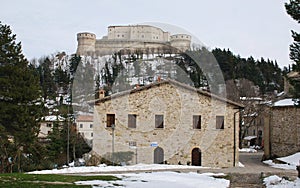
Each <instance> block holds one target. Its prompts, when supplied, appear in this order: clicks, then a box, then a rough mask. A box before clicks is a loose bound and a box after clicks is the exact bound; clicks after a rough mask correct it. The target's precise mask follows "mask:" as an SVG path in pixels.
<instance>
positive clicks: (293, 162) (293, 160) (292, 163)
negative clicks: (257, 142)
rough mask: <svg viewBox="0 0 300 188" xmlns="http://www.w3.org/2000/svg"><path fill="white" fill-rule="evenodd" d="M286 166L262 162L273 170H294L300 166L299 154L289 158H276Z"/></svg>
mask: <svg viewBox="0 0 300 188" xmlns="http://www.w3.org/2000/svg"><path fill="white" fill-rule="evenodd" d="M277 160H278V161H282V162H284V163H286V164H276V163H274V162H273V161H272V160H267V161H263V163H265V164H268V165H270V166H271V167H273V168H280V169H289V170H296V166H297V165H300V152H298V153H295V154H293V155H290V156H286V157H280V158H277Z"/></svg>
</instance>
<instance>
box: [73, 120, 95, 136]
mask: <svg viewBox="0 0 300 188" xmlns="http://www.w3.org/2000/svg"><path fill="white" fill-rule="evenodd" d="M75 122H76V130H77V132H78V133H79V134H81V135H82V136H83V138H85V139H86V140H87V141H91V140H93V136H94V135H93V116H91V115H79V116H78V117H77V118H76V121H75Z"/></svg>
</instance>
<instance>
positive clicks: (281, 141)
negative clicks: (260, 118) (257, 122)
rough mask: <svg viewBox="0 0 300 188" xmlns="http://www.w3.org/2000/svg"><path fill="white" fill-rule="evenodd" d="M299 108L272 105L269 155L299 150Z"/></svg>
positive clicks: (292, 152) (289, 153)
mask: <svg viewBox="0 0 300 188" xmlns="http://www.w3.org/2000/svg"><path fill="white" fill-rule="evenodd" d="M299 114H300V109H299V108H296V107H293V106H289V107H273V108H272V116H271V122H270V123H271V125H272V126H271V127H270V129H271V130H270V132H271V141H270V143H271V156H278V157H283V156H287V155H291V154H294V153H296V152H299V151H300V117H299Z"/></svg>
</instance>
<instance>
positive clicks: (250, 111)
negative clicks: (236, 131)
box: [240, 97, 266, 147]
mask: <svg viewBox="0 0 300 188" xmlns="http://www.w3.org/2000/svg"><path fill="white" fill-rule="evenodd" d="M240 100H241V102H242V104H243V105H244V106H245V109H244V112H243V116H242V122H243V126H242V133H243V135H242V136H243V145H244V146H253V145H257V146H260V147H262V146H263V130H264V121H263V119H264V116H263V115H262V113H263V111H264V109H265V106H266V104H265V101H264V100H263V99H262V98H261V97H240Z"/></svg>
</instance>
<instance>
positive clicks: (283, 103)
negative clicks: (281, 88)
mask: <svg viewBox="0 0 300 188" xmlns="http://www.w3.org/2000/svg"><path fill="white" fill-rule="evenodd" d="M294 105H295V101H294V100H293V99H291V98H289V99H282V100H279V101H277V102H275V103H274V105H273V106H294Z"/></svg>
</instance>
